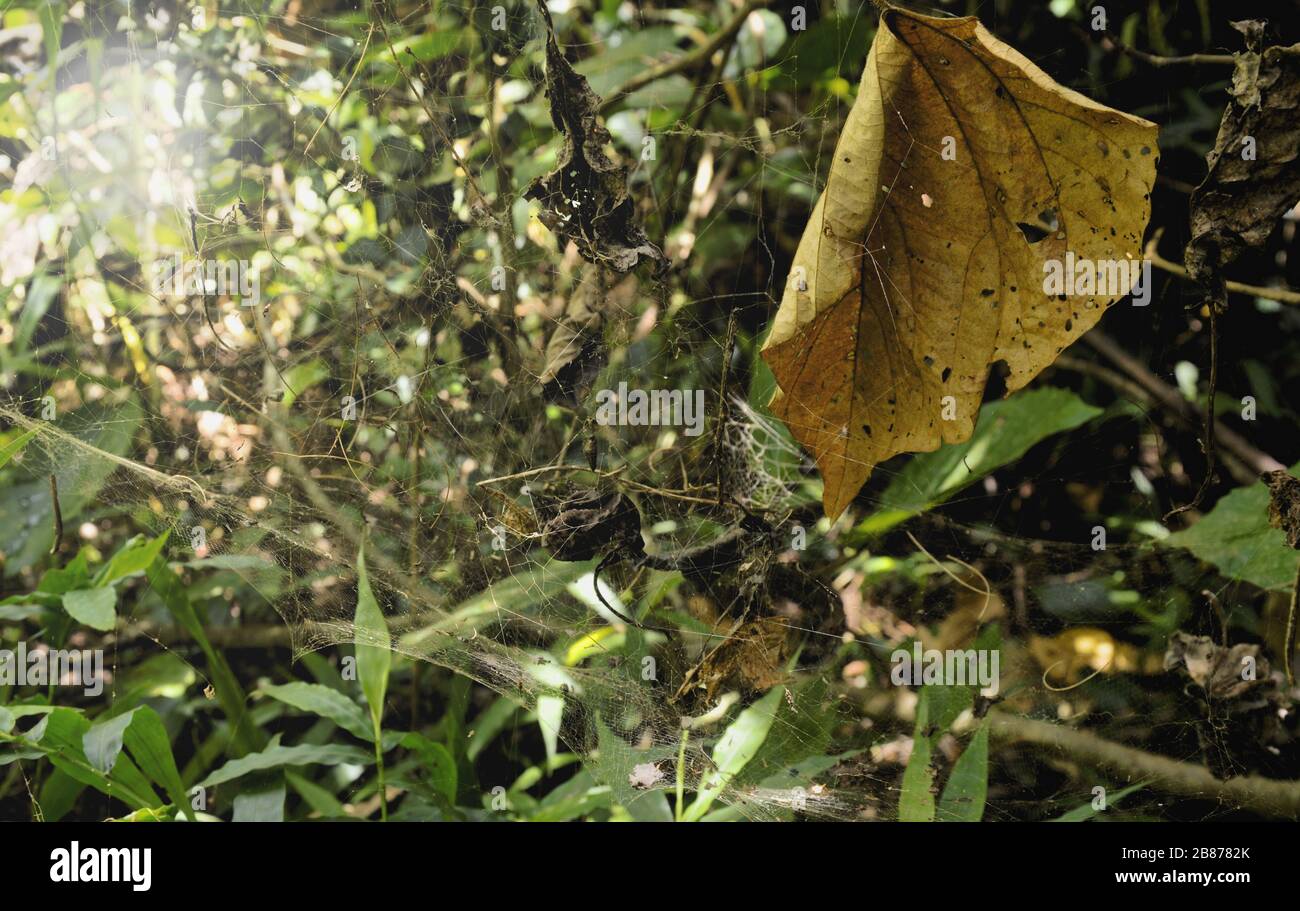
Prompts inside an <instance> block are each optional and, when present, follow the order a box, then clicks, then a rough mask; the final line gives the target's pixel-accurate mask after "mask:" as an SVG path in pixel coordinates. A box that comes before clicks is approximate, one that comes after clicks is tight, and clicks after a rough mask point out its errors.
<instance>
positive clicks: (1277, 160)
mask: <svg viewBox="0 0 1300 911" xmlns="http://www.w3.org/2000/svg"><path fill="white" fill-rule="evenodd" d="M1232 25H1233V27H1234V28H1235V29H1237V31H1239V32H1241V33H1242V34H1243V35H1244V36H1245V39H1246V50H1245V51H1243V52H1242V53H1239V54H1237V55H1236V68H1235V70H1234V72H1233V77H1232V85H1231V87H1230V88H1229V89H1228V93H1229V95H1231V98H1230V99H1229V101H1228V106H1227V108H1225V109H1224V112H1223V120H1222V121H1221V122H1220V124H1219V135H1218V138H1217V139H1216V140H1215V143H1214V148H1213V149H1212V150H1211V151H1210V153H1209V155H1207V156H1206V163H1207V164H1208V166H1209V171H1208V173H1207V174H1206V175H1205V180H1203V181H1202V182H1201V185H1200V186H1198V187H1197V188H1196V190H1195V191H1194V192H1193V193H1192V199H1191V227H1192V238H1191V240H1190V241H1189V243H1188V246H1187V253H1186V257H1185V258H1186V262H1187V270H1188V273H1189V274H1190V275H1191V276H1192V278H1194V279H1196V280H1197V281H1199V282H1202V283H1203V284H1206V285H1209V286H1210V287H1211V288H1215V289H1217V291H1218V295H1219V296H1220V297H1221V296H1222V288H1221V283H1222V278H1221V277H1220V276H1219V269H1220V268H1221V267H1223V266H1225V265H1227V264H1228V263H1230V262H1232V261H1233V260H1234V259H1236V258H1237V257H1238V256H1239V255H1240V254H1241V253H1242V251H1244V250H1246V249H1247V248H1250V247H1258V246H1260V245H1262V244H1263V243H1264V241H1265V240H1267V238H1268V235H1269V234H1270V233H1271V232H1272V230H1273V228H1274V226H1275V225H1276V224H1277V222H1278V219H1280V218H1281V217H1282V215H1283V214H1284V213H1285V212H1286V211H1287V210H1288V209H1289V208H1291V206H1293V205H1295V202H1296V200H1297V199H1300V44H1295V45H1292V46H1291V47H1269V48H1262V45H1263V42H1264V23H1263V22H1259V21H1256V20H1250V21H1246V22H1234V23H1233V24H1232Z"/></svg>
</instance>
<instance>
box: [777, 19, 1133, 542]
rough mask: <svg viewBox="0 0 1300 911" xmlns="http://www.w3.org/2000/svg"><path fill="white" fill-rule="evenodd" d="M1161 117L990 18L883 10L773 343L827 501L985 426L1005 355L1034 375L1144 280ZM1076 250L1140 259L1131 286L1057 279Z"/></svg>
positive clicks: (834, 509) (783, 398) (782, 413)
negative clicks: (1010, 38)
mask: <svg viewBox="0 0 1300 911" xmlns="http://www.w3.org/2000/svg"><path fill="white" fill-rule="evenodd" d="M1156 133H1157V129H1156V125H1155V124H1153V123H1150V122H1148V121H1146V120H1143V119H1141V118H1138V117H1133V116H1131V115H1128V114H1124V113H1121V112H1120V111H1115V110H1112V109H1110V108H1107V107H1105V106H1103V105H1101V104H1097V103H1096V102H1093V101H1091V100H1089V99H1088V98H1085V97H1084V96H1082V95H1080V94H1078V93H1076V92H1073V91H1070V90H1069V89H1066V88H1063V87H1062V86H1059V85H1057V84H1056V83H1054V82H1053V81H1052V80H1051V78H1050V77H1049V76H1047V74H1046V73H1044V72H1043V71H1042V70H1040V69H1039V68H1038V67H1036V66H1034V64H1033V63H1031V62H1030V61H1029V60H1028V59H1026V58H1025V57H1024V56H1023V55H1021V54H1020V53H1019V52H1017V51H1016V50H1015V49H1013V48H1011V47H1009V46H1008V45H1006V44H1004V43H1003V42H1001V41H999V40H998V39H997V38H995V37H994V36H993V35H992V34H990V33H989V32H988V31H987V30H986V29H985V28H984V27H983V26H982V25H980V23H979V21H978V20H977V19H975V18H963V19H937V18H930V17H927V16H920V15H915V14H912V13H908V12H904V11H902V10H897V9H891V10H889V11H887V12H885V13H883V14H882V17H881V24H880V28H879V29H878V31H877V33H876V37H875V40H874V43H873V44H872V47H871V53H870V55H869V56H868V58H867V64H866V70H865V72H864V73H863V76H862V83H861V86H860V88H859V91H858V96H857V100H856V102H855V103H854V105H853V108H852V110H851V111H850V113H849V116H848V119H847V121H846V123H845V125H844V129H843V132H842V133H841V135H840V138H839V144H838V146H837V148H836V150H835V158H834V161H833V163H832V165H831V169H830V174H829V177H828V178H827V182H826V187H825V189H824V191H823V193H822V196H821V198H820V200H819V201H818V202H817V205H816V207H815V208H814V210H813V213H812V217H811V219H810V220H809V223H808V226H807V228H806V229H805V231H804V235H803V238H802V240H801V241H800V244H799V248H798V251H797V252H796V254H795V259H794V264H793V267H792V269H791V275H790V281H789V282H788V283H787V286H786V291H785V295H784V297H783V299H782V301H781V307H780V310H779V311H778V313H777V315H776V318H775V320H774V322H773V324H772V330H771V333H770V334H769V337H768V339H767V342H766V344H765V346H764V349H763V357H764V358H765V359H766V361H767V363H768V364H769V365H770V366H771V368H772V371H773V373H774V374H775V377H776V381H777V384H778V386H779V387H780V390H779V392H778V393H777V396H776V397H775V398H774V400H773V403H772V408H773V411H774V412H775V413H776V414H777V416H779V417H780V418H781V419H782V420H783V421H785V423H786V424H787V425H788V426H789V427H790V429H791V431H792V432H793V433H794V435H795V437H796V438H797V439H798V440H799V442H800V443H802V444H803V446H804V447H805V448H806V449H808V450H809V451H810V452H811V453H812V455H813V456H814V458H815V459H816V460H817V464H818V467H819V468H820V469H821V474H822V479H823V481H824V482H825V493H824V496H823V505H824V507H825V510H826V514H827V515H828V516H831V517H835V516H838V515H839V514H840V513H841V512H843V510H844V509H845V507H846V506H847V505H848V504H849V502H850V501H851V500H852V499H853V497H854V496H855V495H856V493H857V491H858V490H859V489H860V488H861V486H862V484H863V483H864V482H865V481H866V479H867V477H868V476H869V475H870V474H871V471H872V469H873V468H874V466H875V465H876V464H877V463H879V462H881V461H884V460H885V459H887V458H889V457H891V456H893V455H896V454H897V453H900V452H923V451H928V450H933V449H936V448H938V447H939V445H940V444H941V443H944V442H949V443H955V442H960V441H962V440H966V439H968V438H969V437H970V435H971V432H972V431H973V429H974V422H975V418H976V415H977V414H978V411H979V406H980V401H981V399H982V395H983V391H984V387H985V383H986V380H987V377H988V374H989V370H990V367H991V365H993V364H995V363H997V362H999V361H1002V362H1005V364H1006V365H1007V367H1008V368H1009V373H1008V375H1007V377H1006V386H1007V392H1008V393H1011V392H1014V391H1016V390H1017V389H1020V388H1021V387H1023V386H1024V385H1025V384H1026V383H1028V382H1029V381H1030V380H1031V379H1033V378H1034V377H1035V376H1036V375H1037V374H1038V373H1039V372H1040V371H1041V370H1043V368H1045V367H1047V366H1048V365H1049V364H1051V363H1052V361H1053V360H1054V359H1055V358H1056V356H1057V355H1058V354H1059V353H1060V352H1061V351H1062V350H1063V349H1064V348H1065V347H1066V346H1068V345H1069V344H1070V343H1072V342H1073V341H1074V340H1075V339H1077V338H1078V337H1079V336H1080V335H1082V334H1083V333H1084V332H1086V331H1088V329H1090V328H1091V327H1092V326H1093V325H1094V324H1095V323H1096V322H1097V320H1098V319H1100V318H1101V314H1102V313H1103V312H1104V311H1105V309H1106V308H1107V307H1108V306H1110V305H1111V304H1112V303H1114V301H1115V300H1116V299H1118V298H1120V297H1123V296H1124V295H1125V294H1126V293H1127V292H1128V290H1129V288H1130V286H1131V281H1132V280H1134V279H1136V278H1137V275H1138V272H1139V270H1137V269H1136V268H1127V266H1128V265H1129V263H1133V262H1135V261H1136V260H1137V259H1138V258H1139V257H1140V250H1141V242H1142V233H1143V231H1144V229H1145V227H1146V223H1147V219H1148V216H1149V214H1150V196H1149V193H1150V189H1151V186H1152V184H1153V182H1154V180H1155V168H1156V158H1157V149H1156ZM954 152H955V157H954V156H953V154H952V153H954ZM1067 253H1072V254H1073V256H1074V261H1075V262H1078V261H1082V260H1088V261H1090V262H1091V263H1097V262H1098V261H1106V262H1109V263H1111V264H1115V263H1118V264H1119V265H1120V266H1124V267H1125V268H1123V269H1122V270H1121V269H1118V268H1117V269H1116V270H1115V273H1121V272H1122V273H1125V276H1124V278H1119V277H1118V275H1115V274H1112V275H1111V276H1110V277H1109V279H1108V280H1109V284H1110V285H1111V287H1108V288H1107V290H1108V291H1114V292H1116V293H1101V292H1100V290H1097V289H1094V290H1095V292H1096V293H1081V294H1075V295H1071V296H1066V295H1059V296H1058V295H1055V294H1049V293H1047V291H1046V290H1045V282H1044V277H1045V269H1044V266H1045V264H1048V263H1049V261H1051V262H1059V263H1062V268H1064V267H1065V264H1066V263H1068V262H1069V260H1068V259H1067ZM1066 278H1067V280H1069V279H1070V276H1068V275H1067V276H1066ZM1116 284H1122V287H1119V288H1114V287H1113V286H1114V285H1116ZM1071 290H1078V289H1077V287H1075V286H1072V287H1071ZM1082 290H1084V291H1087V290H1088V289H1087V288H1086V286H1085V287H1084V288H1083V289H1082ZM949 396H951V398H950V399H949V398H948V397H949Z"/></svg>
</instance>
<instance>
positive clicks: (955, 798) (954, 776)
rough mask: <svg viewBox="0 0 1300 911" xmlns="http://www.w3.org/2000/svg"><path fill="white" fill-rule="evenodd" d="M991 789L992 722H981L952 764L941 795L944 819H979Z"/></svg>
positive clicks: (940, 812) (959, 820)
mask: <svg viewBox="0 0 1300 911" xmlns="http://www.w3.org/2000/svg"><path fill="white" fill-rule="evenodd" d="M988 790H989V726H988V725H987V724H981V725H980V726H979V729H978V730H976V731H975V736H974V737H972V738H971V741H970V743H969V744H967V746H966V749H965V750H963V751H962V754H961V756H959V757H958V758H957V762H956V764H955V765H953V767H952V772H951V773H949V775H948V782H947V784H945V785H944V786H943V794H942V795H941V796H940V797H939V809H938V812H937V815H938V818H939V819H940V820H942V821H944V822H979V821H980V818H981V817H982V816H983V815H984V802H985V800H986V799H987V797H988Z"/></svg>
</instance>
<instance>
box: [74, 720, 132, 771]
mask: <svg viewBox="0 0 1300 911" xmlns="http://www.w3.org/2000/svg"><path fill="white" fill-rule="evenodd" d="M133 714H134V713H133V712H127V713H126V714H125V715H118V716H117V717H116V718H110V719H109V720H107V721H101V722H99V723H98V724H96V725H94V726H93V727H91V728H90V730H88V731H86V733H85V734H84V735H83V736H82V738H81V749H82V751H83V752H84V753H85V754H86V761H87V762H89V763H90V764H91V766H92V767H93V768H94V769H95V771H97V772H103V773H104V774H105V775H107V774H108V773H109V772H111V771H113V764H114V763H116V762H117V757H118V755H119V754H121V752H122V743H123V740H124V738H125V737H126V728H127V725H129V724H130V723H131V716H132V715H133Z"/></svg>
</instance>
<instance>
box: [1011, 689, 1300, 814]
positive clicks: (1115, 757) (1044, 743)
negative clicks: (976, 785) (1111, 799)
mask: <svg viewBox="0 0 1300 911" xmlns="http://www.w3.org/2000/svg"><path fill="white" fill-rule="evenodd" d="M988 718H989V722H990V725H991V728H990V730H991V733H992V734H993V736H994V737H996V738H997V739H999V740H1002V741H1004V742H1005V741H1023V742H1026V743H1031V744H1034V745H1036V746H1041V747H1047V748H1049V749H1051V750H1053V751H1057V752H1059V753H1061V754H1063V755H1066V756H1069V757H1070V758H1071V759H1072V760H1075V761H1078V762H1083V763H1087V764H1089V765H1093V766H1096V767H1098V768H1102V769H1106V770H1109V771H1111V772H1113V773H1115V774H1117V775H1119V776H1122V779H1123V780H1125V781H1138V780H1141V779H1147V780H1149V781H1150V786H1151V787H1152V788H1155V789H1157V790H1160V791H1164V792H1165V793H1167V794H1176V795H1179V796H1182V797H1192V798H1200V799H1211V800H1219V801H1223V802H1225V803H1229V804H1231V805H1232V806H1233V807H1234V808H1235V809H1242V810H1249V811H1250V812H1253V813H1258V814H1260V815H1261V816H1269V817H1275V818H1285V819H1297V818H1300V781H1282V780H1278V779H1273V778H1261V777H1259V776H1255V775H1240V776H1237V777H1235V778H1229V779H1227V780H1221V779H1218V778H1215V777H1214V775H1213V774H1211V772H1210V770H1209V769H1207V768H1205V767H1204V766H1200V765H1193V764H1191V763H1187V762H1179V761H1177V760H1175V759H1170V758H1169V757H1168V756H1159V755H1156V754H1155V753H1148V752H1146V751H1145V750H1139V749H1135V748H1134V747H1129V746H1124V745H1122V744H1118V743H1112V742H1111V741H1109V740H1104V739H1102V738H1101V737H1098V736H1097V735H1096V734H1093V733H1092V732H1090V731H1084V730H1078V729H1075V728H1068V727H1065V726H1064V725H1059V724H1051V723H1049V722H1046V721H1036V720H1034V719H1032V718H1020V717H1017V716H1015V715H1010V714H1007V713H1005V712H1002V711H998V710H996V709H995V710H993V711H991V712H989V715H988Z"/></svg>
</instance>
